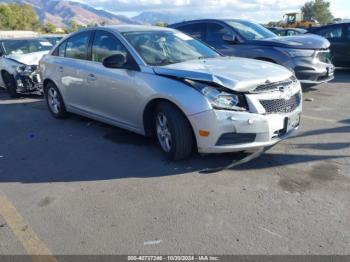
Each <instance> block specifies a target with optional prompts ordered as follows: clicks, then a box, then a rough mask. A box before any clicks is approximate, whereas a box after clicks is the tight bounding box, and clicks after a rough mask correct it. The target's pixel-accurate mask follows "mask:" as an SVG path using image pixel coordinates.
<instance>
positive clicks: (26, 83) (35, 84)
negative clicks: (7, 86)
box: [14, 66, 43, 95]
mask: <svg viewBox="0 0 350 262" xmlns="http://www.w3.org/2000/svg"><path fill="white" fill-rule="evenodd" d="M14 77H15V80H16V84H17V88H16V91H17V93H19V94H38V95H41V94H43V85H42V81H41V78H40V74H39V71H38V67H37V66H26V67H25V68H19V69H18V70H17V72H16V74H15V75H14Z"/></svg>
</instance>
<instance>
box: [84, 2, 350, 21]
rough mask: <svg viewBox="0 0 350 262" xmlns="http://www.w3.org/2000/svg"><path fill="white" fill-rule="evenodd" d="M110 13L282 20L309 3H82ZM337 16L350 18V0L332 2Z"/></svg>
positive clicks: (332, 7)
mask: <svg viewBox="0 0 350 262" xmlns="http://www.w3.org/2000/svg"><path fill="white" fill-rule="evenodd" d="M78 1H80V2H84V3H88V4H90V5H92V6H94V7H103V8H104V9H106V10H107V11H112V12H114V13H119V14H124V15H127V16H134V15H137V14H139V13H141V12H142V11H162V12H171V13H178V14H181V15H187V16H191V15H192V14H193V13H195V14H196V15H197V16H198V15H199V16H202V17H213V18H219V17H221V18H222V17H231V18H243V19H251V20H255V21H258V22H268V21H277V20H281V19H282V16H283V14H284V13H286V12H290V11H299V10H300V7H301V6H302V5H303V4H304V3H305V2H306V1H307V0H78ZM329 2H330V3H331V11H332V13H333V15H334V16H335V17H341V18H350V0H329Z"/></svg>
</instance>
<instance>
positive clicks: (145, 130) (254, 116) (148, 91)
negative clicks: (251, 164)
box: [40, 25, 302, 160]
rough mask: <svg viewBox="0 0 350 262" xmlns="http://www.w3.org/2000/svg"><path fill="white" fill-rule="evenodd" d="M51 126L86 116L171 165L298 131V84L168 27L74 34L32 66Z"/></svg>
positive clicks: (274, 68)
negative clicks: (150, 139)
mask: <svg viewBox="0 0 350 262" xmlns="http://www.w3.org/2000/svg"><path fill="white" fill-rule="evenodd" d="M40 69H41V72H42V79H43V81H44V92H45V97H46V101H47V104H48V108H49V110H50V111H51V113H52V114H53V116H54V117H56V118H62V117H65V116H66V115H67V112H72V113H76V114H80V115H84V116H87V117H90V118H93V119H96V120H99V121H102V122H106V123H109V124H112V125H115V126H118V127H122V128H125V129H128V130H131V131H133V132H136V133H139V134H142V135H147V136H154V137H156V139H157V140H158V142H159V145H160V147H161V149H162V150H163V151H164V153H165V154H166V156H167V157H168V158H170V159H174V160H177V159H182V158H186V157H188V156H189V155H190V153H191V152H192V150H193V148H194V147H195V148H196V149H198V151H199V152H201V153H223V152H234V151H245V150H255V149H261V148H262V147H268V146H272V145H274V144H275V143H277V142H278V141H280V140H281V139H283V138H285V137H287V136H288V135H290V134H291V133H292V132H293V131H294V130H296V129H297V128H298V126H299V122H300V114H301V107H302V93H301V88H300V83H299V82H298V80H296V78H295V77H294V76H293V74H292V73H291V72H290V71H289V70H287V69H285V68H283V67H282V66H279V65H275V64H272V63H269V62H263V61H257V60H252V59H246V58H230V57H223V56H221V55H220V54H218V53H217V52H216V51H214V50H213V49H212V48H210V47H208V46H206V45H205V44H203V43H201V42H199V41H197V40H195V39H193V38H191V37H190V36H188V35H185V34H183V33H181V32H179V31H177V30H174V29H167V28H158V27H151V26H127V25H126V26H113V27H98V28H89V29H84V30H82V31H79V32H76V33H74V34H72V35H70V36H69V37H67V38H66V39H64V40H62V41H61V43H60V44H59V45H58V46H57V48H56V49H54V50H53V51H52V52H51V53H50V54H49V55H46V56H44V57H43V59H42V60H41V61H40Z"/></svg>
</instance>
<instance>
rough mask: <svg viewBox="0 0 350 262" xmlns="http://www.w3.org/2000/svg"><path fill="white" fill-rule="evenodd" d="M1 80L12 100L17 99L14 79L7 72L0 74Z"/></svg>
mask: <svg viewBox="0 0 350 262" xmlns="http://www.w3.org/2000/svg"><path fill="white" fill-rule="evenodd" d="M2 78H3V80H4V84H5V87H6V89H7V91H8V92H9V94H10V96H11V97H12V98H16V97H18V93H17V83H16V80H15V78H14V77H13V76H12V75H10V74H9V73H8V72H3V73H2Z"/></svg>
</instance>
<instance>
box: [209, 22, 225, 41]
mask: <svg viewBox="0 0 350 262" xmlns="http://www.w3.org/2000/svg"><path fill="white" fill-rule="evenodd" d="M229 33H230V31H229V30H228V29H227V28H226V27H224V26H222V25H220V24H217V23H207V26H206V40H207V42H208V43H209V44H213V45H224V44H225V41H224V40H223V37H224V35H227V34H229Z"/></svg>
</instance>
